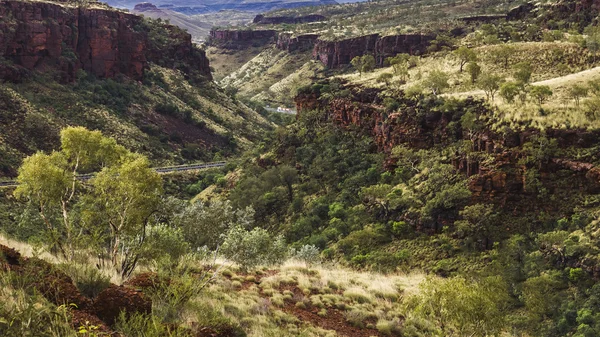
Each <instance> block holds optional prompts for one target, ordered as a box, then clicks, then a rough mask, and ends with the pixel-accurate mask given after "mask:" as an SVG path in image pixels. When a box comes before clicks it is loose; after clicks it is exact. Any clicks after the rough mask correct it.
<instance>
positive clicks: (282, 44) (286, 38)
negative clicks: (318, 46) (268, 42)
mask: <svg viewBox="0 0 600 337" xmlns="http://www.w3.org/2000/svg"><path fill="white" fill-rule="evenodd" d="M318 38H319V35H317V34H304V35H297V36H294V35H293V34H291V33H279V34H278V35H277V42H276V45H277V48H278V49H280V50H286V51H288V52H295V51H308V50H312V49H314V47H315V43H316V41H317V39H318Z"/></svg>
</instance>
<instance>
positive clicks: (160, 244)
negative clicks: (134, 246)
mask: <svg viewBox="0 0 600 337" xmlns="http://www.w3.org/2000/svg"><path fill="white" fill-rule="evenodd" d="M189 252H190V245H189V243H188V242H187V241H186V240H185V238H184V235H183V230H182V229H181V228H173V227H170V226H168V225H166V224H156V225H150V226H148V228H146V242H145V244H144V247H143V249H142V251H141V252H140V258H141V259H142V261H148V262H151V261H155V260H158V259H160V258H164V257H168V258H169V259H170V260H171V261H178V260H179V258H181V257H182V256H184V255H185V254H187V253H189Z"/></svg>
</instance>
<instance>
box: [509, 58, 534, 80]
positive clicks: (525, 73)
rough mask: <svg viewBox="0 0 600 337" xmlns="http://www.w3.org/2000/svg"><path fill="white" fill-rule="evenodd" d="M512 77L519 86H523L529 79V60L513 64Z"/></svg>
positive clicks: (530, 70) (530, 71) (530, 69)
mask: <svg viewBox="0 0 600 337" xmlns="http://www.w3.org/2000/svg"><path fill="white" fill-rule="evenodd" d="M513 68H514V78H515V80H516V81H517V83H518V84H519V85H520V86H525V85H527V84H529V82H530V81H531V74H532V72H533V69H532V68H531V64H530V63H529V62H521V63H517V64H515V65H514V67H513Z"/></svg>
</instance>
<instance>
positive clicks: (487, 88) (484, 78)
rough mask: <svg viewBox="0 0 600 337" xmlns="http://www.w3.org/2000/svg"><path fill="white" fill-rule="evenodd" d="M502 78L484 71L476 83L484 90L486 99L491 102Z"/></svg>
mask: <svg viewBox="0 0 600 337" xmlns="http://www.w3.org/2000/svg"><path fill="white" fill-rule="evenodd" d="M503 80H504V79H503V78H502V77H501V76H500V75H495V74H489V73H484V74H483V75H481V76H480V77H479V79H478V80H477V85H478V86H479V88H480V89H481V90H483V91H484V92H485V96H486V97H487V100H488V101H490V102H493V101H494V97H495V96H496V93H497V92H498V90H500V84H501V83H502V81H503Z"/></svg>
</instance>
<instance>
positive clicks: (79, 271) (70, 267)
mask: <svg viewBox="0 0 600 337" xmlns="http://www.w3.org/2000/svg"><path fill="white" fill-rule="evenodd" d="M58 267H59V268H60V269H61V270H63V271H64V272H65V273H66V274H67V275H69V276H70V277H71V279H72V280H73V283H75V285H76V286H77V289H79V291H80V292H81V293H82V294H83V295H85V296H87V297H89V298H94V297H96V296H97V295H98V294H99V293H101V292H102V291H103V290H104V289H106V288H108V286H110V276H108V275H106V274H104V273H102V271H100V270H98V268H96V267H95V266H91V265H89V264H75V263H64V264H61V265H59V266H58Z"/></svg>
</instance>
